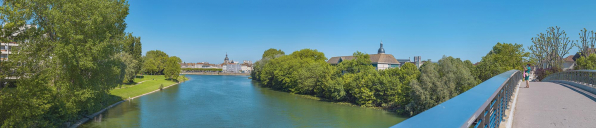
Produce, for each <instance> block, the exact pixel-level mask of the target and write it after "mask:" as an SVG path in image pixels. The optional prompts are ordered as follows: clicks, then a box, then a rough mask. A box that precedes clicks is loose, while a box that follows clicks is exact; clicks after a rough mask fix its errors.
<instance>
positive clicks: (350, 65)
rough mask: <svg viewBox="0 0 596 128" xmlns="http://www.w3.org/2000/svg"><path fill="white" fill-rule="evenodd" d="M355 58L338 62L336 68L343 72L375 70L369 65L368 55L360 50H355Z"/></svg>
mask: <svg viewBox="0 0 596 128" xmlns="http://www.w3.org/2000/svg"><path fill="white" fill-rule="evenodd" d="M353 56H354V57H355V59H352V60H346V61H343V62H341V63H339V65H338V68H339V69H340V70H342V71H343V72H345V73H358V72H368V71H372V70H375V67H373V66H372V65H371V63H372V62H371V61H370V56H369V55H368V54H365V53H362V52H359V51H357V52H355V53H354V55H353Z"/></svg>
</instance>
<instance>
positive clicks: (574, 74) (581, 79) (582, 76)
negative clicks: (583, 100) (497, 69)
mask: <svg viewBox="0 0 596 128" xmlns="http://www.w3.org/2000/svg"><path fill="white" fill-rule="evenodd" d="M555 80H565V81H571V82H576V83H579V84H584V85H587V86H588V87H592V88H596V70H571V71H565V72H558V73H554V74H551V75H548V76H547V77H546V78H544V80H543V81H555Z"/></svg>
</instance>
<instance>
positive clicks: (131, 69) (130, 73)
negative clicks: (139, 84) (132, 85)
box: [115, 52, 139, 83]
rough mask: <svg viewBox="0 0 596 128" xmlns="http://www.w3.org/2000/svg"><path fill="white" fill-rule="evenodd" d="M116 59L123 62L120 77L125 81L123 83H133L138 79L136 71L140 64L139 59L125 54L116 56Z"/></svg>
mask: <svg viewBox="0 0 596 128" xmlns="http://www.w3.org/2000/svg"><path fill="white" fill-rule="evenodd" d="M115 58H116V59H118V61H120V62H121V63H120V72H121V74H120V77H121V79H123V80H124V81H123V83H129V82H132V81H133V80H134V78H135V77H136V69H137V65H138V64H139V63H138V61H137V59H135V58H133V56H131V55H130V54H128V53H125V52H121V53H119V54H116V56H115Z"/></svg>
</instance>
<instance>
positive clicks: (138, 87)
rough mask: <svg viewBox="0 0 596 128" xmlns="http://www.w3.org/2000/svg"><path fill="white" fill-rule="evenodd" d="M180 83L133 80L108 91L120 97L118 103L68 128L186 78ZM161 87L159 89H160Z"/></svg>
mask: <svg viewBox="0 0 596 128" xmlns="http://www.w3.org/2000/svg"><path fill="white" fill-rule="evenodd" d="M178 80H180V81H171V80H166V79H165V77H164V75H144V76H143V77H142V78H135V80H134V83H136V84H124V85H122V86H120V87H117V88H115V89H113V90H111V91H110V94H111V95H115V96H118V97H120V100H118V101H112V102H113V104H112V105H110V106H108V107H106V108H104V109H102V110H100V111H98V112H96V113H93V114H91V115H88V116H85V117H83V118H82V119H80V120H78V121H77V122H75V124H73V125H72V126H70V128H76V127H78V126H79V125H81V124H83V123H85V122H87V121H89V119H91V118H94V117H95V116H97V115H99V114H101V113H103V112H104V111H106V110H108V109H110V108H112V107H114V106H116V105H118V104H120V103H122V102H125V101H128V100H132V99H135V98H138V97H141V96H144V95H148V94H151V93H154V92H158V91H161V90H162V89H166V88H169V87H171V86H174V85H177V84H180V83H182V82H184V81H187V80H188V78H187V77H186V76H184V75H181V76H179V78H178ZM161 86H163V87H162V88H161V89H160V87H161Z"/></svg>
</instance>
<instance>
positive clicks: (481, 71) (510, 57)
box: [472, 43, 530, 81]
mask: <svg viewBox="0 0 596 128" xmlns="http://www.w3.org/2000/svg"><path fill="white" fill-rule="evenodd" d="M528 57H530V53H528V52H526V51H525V50H524V48H523V45H521V44H510V43H497V44H496V45H495V46H493V49H492V50H491V51H490V52H489V53H488V54H486V56H484V57H482V60H481V61H480V62H479V63H478V65H477V66H476V67H475V69H474V70H475V71H472V72H475V73H477V77H478V79H479V80H481V81H486V80H488V79H490V78H492V77H493V76H496V75H498V74H501V73H503V72H506V71H509V70H512V69H517V70H520V71H523V69H524V66H525V65H526V64H527V63H528V62H529V60H528Z"/></svg>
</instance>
